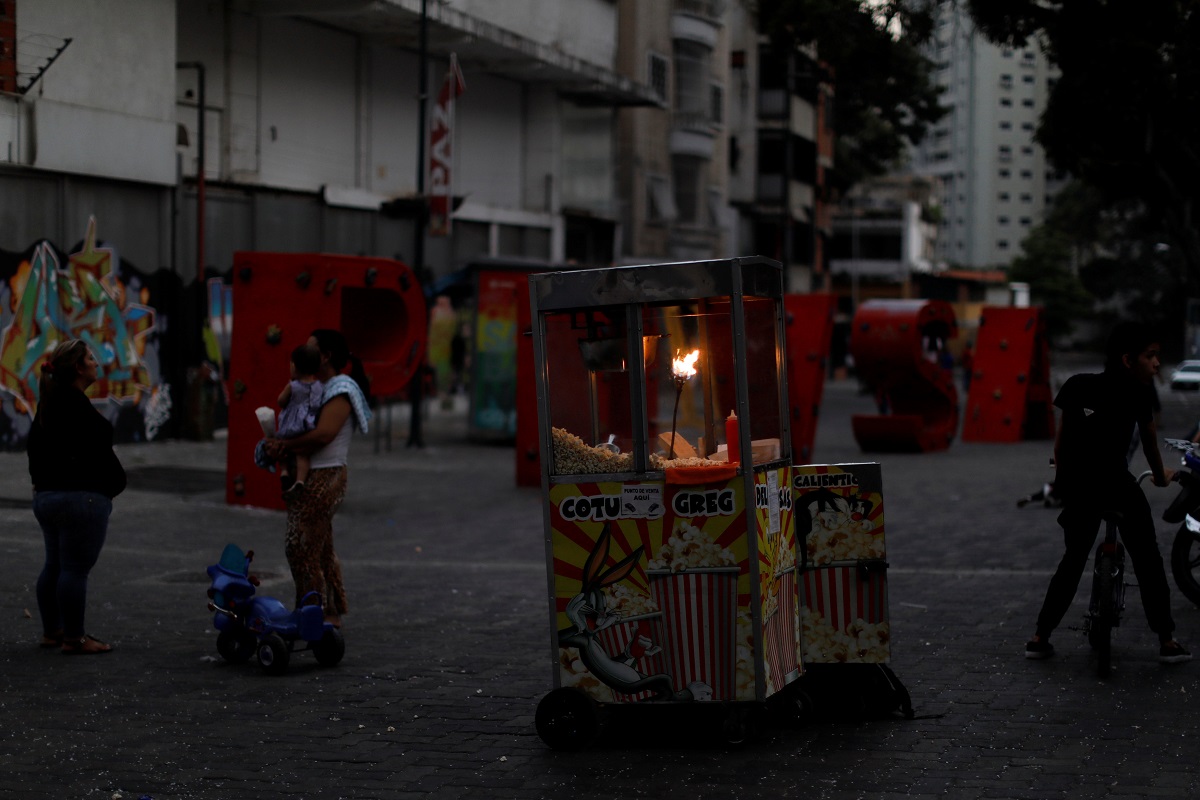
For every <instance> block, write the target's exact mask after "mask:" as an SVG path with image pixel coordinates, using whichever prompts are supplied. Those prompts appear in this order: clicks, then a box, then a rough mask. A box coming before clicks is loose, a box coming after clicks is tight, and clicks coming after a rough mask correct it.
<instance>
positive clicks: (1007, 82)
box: [1000, 75, 1013, 89]
mask: <svg viewBox="0 0 1200 800" xmlns="http://www.w3.org/2000/svg"><path fill="white" fill-rule="evenodd" d="M1012 86H1013V79H1012V75H1001V76H1000V88H1001V89H1011V88H1012Z"/></svg>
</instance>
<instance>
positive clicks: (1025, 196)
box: [1021, 192, 1033, 203]
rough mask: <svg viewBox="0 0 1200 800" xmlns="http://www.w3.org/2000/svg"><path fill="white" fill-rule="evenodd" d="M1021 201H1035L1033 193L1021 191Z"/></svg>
mask: <svg viewBox="0 0 1200 800" xmlns="http://www.w3.org/2000/svg"><path fill="white" fill-rule="evenodd" d="M1021 202H1022V203H1032V202H1033V195H1031V194H1029V193H1027V192H1022V193H1021Z"/></svg>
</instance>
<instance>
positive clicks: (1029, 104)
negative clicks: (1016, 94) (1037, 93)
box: [1021, 97, 1033, 108]
mask: <svg viewBox="0 0 1200 800" xmlns="http://www.w3.org/2000/svg"><path fill="white" fill-rule="evenodd" d="M1021 105H1023V106H1025V107H1026V108H1033V98H1032V97H1026V98H1025V99H1024V100H1022V101H1021Z"/></svg>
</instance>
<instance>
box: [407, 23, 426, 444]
mask: <svg viewBox="0 0 1200 800" xmlns="http://www.w3.org/2000/svg"><path fill="white" fill-rule="evenodd" d="M428 3H429V0H421V25H420V57H419V66H418V68H417V200H418V204H417V217H416V224H415V226H414V227H415V228H416V235H415V237H414V241H413V264H412V268H413V272H415V273H416V276H417V280H418V281H419V282H420V283H421V290H422V291H424V290H425V286H426V284H427V281H426V280H425V219H426V217H427V213H426V206H425V202H426V201H425V101H426V95H427V94H428V92H429V79H428V76H427V74H426V73H427V72H428V67H429V14H428V11H429V7H428ZM428 305H429V299H428V298H426V307H427V308H428ZM425 317H426V326H427V327H426V339H427V340H428V319H429V315H428V314H426V315H425ZM425 375H426V368H425V364H424V363H422V364H419V365H418V366H417V371H416V375H415V376H414V377H413V379H412V383H411V384H409V392H408V393H409V397H410V398H411V400H412V414H411V418H410V419H411V424H410V425H409V429H408V442H407V443H406V445H405V446H406V447H424V446H425V439H424V437H423V436H422V435H421V404H422V401H423V395H424V393H425Z"/></svg>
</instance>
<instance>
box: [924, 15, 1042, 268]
mask: <svg viewBox="0 0 1200 800" xmlns="http://www.w3.org/2000/svg"><path fill="white" fill-rule="evenodd" d="M926 54H927V55H928V56H929V57H930V58H931V59H932V60H933V62H934V64H935V72H934V76H935V79H936V81H937V83H938V85H939V86H941V87H942V88H943V89H944V94H943V95H942V104H943V105H945V106H947V107H949V109H950V111H949V113H948V114H947V115H946V116H945V117H944V118H943V119H942V120H941V121H940V122H938V123H937V125H935V126H934V127H932V128H931V129H930V131H929V133H928V135H927V136H926V138H925V140H924V141H923V142H921V143H920V145H919V146H918V147H916V148H915V149H914V153H913V163H912V169H913V171H914V172H915V173H917V174H919V175H925V176H930V177H934V178H937V179H938V182H937V185H940V187H941V196H940V198H939V206H940V211H941V215H940V216H941V219H940V230H939V232H938V238H937V246H936V251H935V260H936V261H937V262H939V264H941V265H943V266H955V267H969V268H976V269H985V268H989V267H997V266H1005V265H1007V264H1008V263H1010V262H1011V261H1012V260H1013V258H1014V257H1015V256H1017V255H1018V254H1019V253H1020V245H1021V242H1022V240H1024V239H1025V237H1026V236H1028V235H1029V233H1030V231H1031V230H1032V229H1033V228H1034V227H1035V226H1036V225H1038V224H1039V223H1041V222H1042V221H1043V219H1044V218H1045V214H1046V210H1047V208H1048V206H1049V204H1050V202H1051V200H1052V198H1053V196H1054V194H1055V193H1056V192H1057V191H1058V189H1059V188H1060V187H1061V178H1060V176H1057V175H1054V174H1053V173H1052V169H1051V167H1050V165H1049V164H1048V163H1047V160H1046V156H1045V152H1044V151H1043V149H1042V148H1041V146H1040V145H1038V144H1037V142H1035V141H1034V133H1035V131H1036V129H1037V125H1038V119H1039V117H1040V116H1041V113H1042V111H1043V109H1045V107H1046V99H1047V96H1048V94H1049V91H1050V89H1051V88H1052V87H1053V85H1054V81H1055V80H1056V75H1057V73H1056V71H1055V70H1054V68H1053V66H1052V65H1051V64H1050V62H1049V61H1048V59H1047V58H1046V56H1045V54H1044V53H1042V52H1041V50H1040V48H1039V47H1038V45H1037V43H1036V42H1035V41H1030V42H1029V43H1027V44H1026V45H1025V46H1024V47H1022V48H1011V47H1001V46H997V45H994V44H991V43H990V42H988V41H987V40H986V39H984V37H983V36H982V35H981V34H980V33H979V32H978V30H977V29H976V28H975V25H974V23H973V21H972V19H971V16H970V14H969V13H968V11H967V4H966V2H965V1H964V0H943V1H942V2H940V3H939V4H938V8H937V21H936V27H935V32H934V37H933V40H932V41H931V42H930V44H929V46H928V50H927V53H926Z"/></svg>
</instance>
